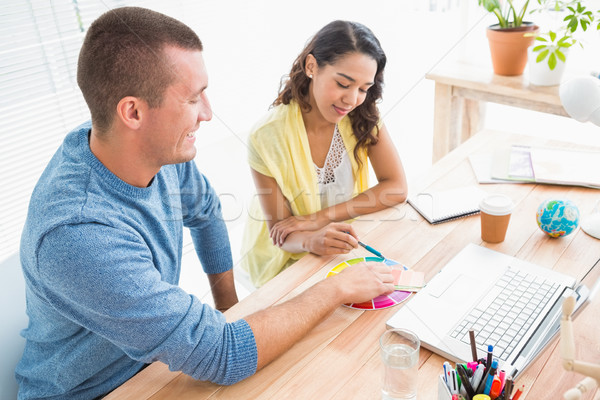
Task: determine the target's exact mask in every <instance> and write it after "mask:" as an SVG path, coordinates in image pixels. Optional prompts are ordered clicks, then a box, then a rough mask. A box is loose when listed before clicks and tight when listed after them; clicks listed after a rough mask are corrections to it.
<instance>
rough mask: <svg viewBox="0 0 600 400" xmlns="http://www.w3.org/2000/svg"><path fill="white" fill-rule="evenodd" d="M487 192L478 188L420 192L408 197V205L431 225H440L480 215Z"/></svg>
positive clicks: (466, 187)
mask: <svg viewBox="0 0 600 400" xmlns="http://www.w3.org/2000/svg"><path fill="white" fill-rule="evenodd" d="M485 195H486V192H485V191H483V190H481V189H480V188H479V187H477V186H464V187H458V188H453V189H446V190H432V191H428V192H420V193H417V194H414V195H410V196H409V197H408V204H410V205H411V206H412V207H413V208H414V209H415V210H417V211H418V212H419V214H421V215H422V216H423V218H425V219H426V220H427V221H428V222H429V223H430V224H439V223H442V222H447V221H451V220H454V219H457V218H461V217H466V216H468V215H473V214H477V213H479V203H480V202H481V200H482V199H483V198H484V197H485Z"/></svg>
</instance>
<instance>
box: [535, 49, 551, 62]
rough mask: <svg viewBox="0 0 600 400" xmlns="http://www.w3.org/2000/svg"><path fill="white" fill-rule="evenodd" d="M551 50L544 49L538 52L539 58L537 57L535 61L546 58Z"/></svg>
mask: <svg viewBox="0 0 600 400" xmlns="http://www.w3.org/2000/svg"><path fill="white" fill-rule="evenodd" d="M549 51H550V50H544V51H542V52H541V53H540V54H538V56H537V58H536V59H535V62H540V61H542V60H543V59H544V58H546V56H547V55H548V52H549Z"/></svg>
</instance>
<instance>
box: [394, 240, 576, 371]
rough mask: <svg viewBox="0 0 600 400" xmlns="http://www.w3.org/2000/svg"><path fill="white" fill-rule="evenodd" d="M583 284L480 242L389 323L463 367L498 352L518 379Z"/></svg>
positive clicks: (435, 279)
mask: <svg viewBox="0 0 600 400" xmlns="http://www.w3.org/2000/svg"><path fill="white" fill-rule="evenodd" d="M575 284H576V282H575V279H574V278H572V277H570V276H567V275H564V274H562V273H558V272H556V271H553V270H551V269H548V268H543V267H540V266H537V265H535V264H532V263H529V262H526V261H522V260H519V259H517V258H515V257H511V256H508V255H505V254H502V253H499V252H496V251H493V250H489V249H487V248H485V247H481V246H477V245H474V244H469V245H467V246H466V247H465V248H464V249H463V250H461V251H460V252H459V253H458V254H457V255H456V256H455V257H454V258H453V259H452V260H451V261H450V262H449V263H448V264H447V265H446V266H445V267H444V268H443V269H442V270H441V271H440V273H438V274H437V275H436V276H435V277H434V278H433V279H431V281H430V282H429V283H428V284H427V286H426V287H425V288H424V289H421V291H420V292H419V293H417V294H416V295H415V296H414V297H413V299H412V300H411V301H409V302H408V303H407V304H405V305H404V307H402V308H401V309H400V310H399V311H398V312H397V313H396V314H394V316H393V317H392V318H390V319H389V320H388V322H387V325H388V326H389V327H391V328H405V329H409V330H411V331H413V332H415V333H416V334H417V336H418V337H419V338H420V340H421V344H422V346H423V347H425V348H427V349H429V350H431V351H433V352H435V353H438V354H441V355H442V356H444V357H446V358H447V359H449V360H452V361H455V362H467V361H472V353H471V347H470V341H469V330H470V329H474V331H475V337H476V338H475V341H476V344H477V354H478V358H482V357H485V356H486V354H487V346H488V344H491V345H493V346H494V357H495V358H497V359H498V361H499V364H500V368H501V369H504V370H505V371H506V372H507V374H508V373H511V374H512V375H513V377H516V376H517V375H518V374H519V373H520V372H522V371H523V370H524V369H525V368H526V367H527V365H528V364H529V363H530V362H531V361H532V360H533V359H534V358H535V356H536V355H537V354H538V353H539V351H540V350H541V349H542V348H543V346H544V345H545V344H546V343H547V342H548V341H549V340H550V339H551V338H552V336H553V335H554V334H555V333H556V332H557V330H558V322H559V319H560V316H561V307H562V299H563V297H566V296H570V295H572V294H575V295H577V296H578V297H580V301H578V302H579V304H581V302H582V301H583V300H585V297H587V293H586V292H585V290H578V291H575Z"/></svg>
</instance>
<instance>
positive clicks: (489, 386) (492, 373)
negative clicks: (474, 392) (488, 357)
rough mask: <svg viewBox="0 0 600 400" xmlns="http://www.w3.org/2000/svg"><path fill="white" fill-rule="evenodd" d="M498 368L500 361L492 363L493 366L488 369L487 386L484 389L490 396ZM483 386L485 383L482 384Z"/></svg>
mask: <svg viewBox="0 0 600 400" xmlns="http://www.w3.org/2000/svg"><path fill="white" fill-rule="evenodd" d="M497 368H498V360H494V361H492V366H491V368H490V369H488V371H487V373H486V378H485V385H484V389H483V393H484V394H487V395H489V394H490V389H492V382H493V381H494V376H495V375H496V369H497ZM481 383H482V384H483V381H482V382H481Z"/></svg>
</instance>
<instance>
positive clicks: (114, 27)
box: [77, 7, 202, 132]
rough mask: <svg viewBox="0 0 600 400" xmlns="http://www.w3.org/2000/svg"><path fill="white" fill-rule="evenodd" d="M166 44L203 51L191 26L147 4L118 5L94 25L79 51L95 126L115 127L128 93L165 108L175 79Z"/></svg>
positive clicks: (82, 79) (79, 69)
mask: <svg viewBox="0 0 600 400" xmlns="http://www.w3.org/2000/svg"><path fill="white" fill-rule="evenodd" d="M165 46H176V47H180V48H182V49H186V50H198V51H202V42H201V41H200V39H199V38H198V35H196V33H195V32H194V31H193V30H192V29H191V28H190V27H188V26H187V25H185V24H184V23H182V22H180V21H178V20H176V19H174V18H171V17H169V16H167V15H164V14H161V13H158V12H155V11H152V10H148V9H145V8H139V7H123V8H116V9H114V10H111V11H108V12H106V13H104V14H103V15H101V16H100V17H99V18H98V19H97V20H95V21H94V22H93V23H92V25H91V26H90V28H89V30H88V32H87V34H86V36H85V40H84V42H83V46H82V47H81V51H80V53H79V62H78V66H77V83H78V85H79V88H80V89H81V92H82V93H83V97H84V98H85V101H86V103H87V105H88V107H89V109H90V113H91V115H92V122H93V125H94V127H95V128H97V129H99V130H100V131H101V132H104V131H106V130H108V129H109V128H110V126H111V124H112V121H113V118H114V113H115V110H116V106H117V104H118V103H119V101H120V100H121V99H122V98H124V97H126V96H134V97H138V98H140V99H143V100H144V101H146V102H147V103H148V105H149V106H150V107H159V106H160V104H161V101H162V96H163V93H164V90H165V89H166V88H167V87H168V86H169V84H171V83H172V82H173V80H174V78H175V74H174V73H173V71H171V69H170V68H169V62H168V59H167V57H166V55H165V53H164V51H163V50H164V48H165Z"/></svg>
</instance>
